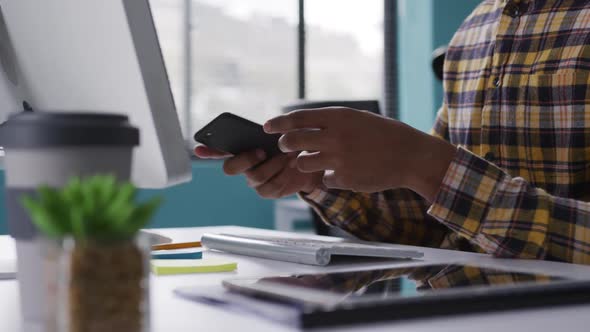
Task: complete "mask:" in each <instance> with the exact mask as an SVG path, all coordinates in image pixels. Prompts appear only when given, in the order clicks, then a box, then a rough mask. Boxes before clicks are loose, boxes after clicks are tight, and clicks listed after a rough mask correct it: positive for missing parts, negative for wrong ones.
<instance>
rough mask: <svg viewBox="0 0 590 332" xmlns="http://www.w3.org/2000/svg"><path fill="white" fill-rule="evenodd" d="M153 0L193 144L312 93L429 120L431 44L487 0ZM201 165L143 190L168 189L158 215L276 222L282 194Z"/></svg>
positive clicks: (438, 96)
mask: <svg viewBox="0 0 590 332" xmlns="http://www.w3.org/2000/svg"><path fill="white" fill-rule="evenodd" d="M150 2H151V6H152V12H153V15H154V20H155V23H156V28H157V32H158V36H159V39H160V44H161V48H162V53H163V55H164V59H165V63H166V67H167V70H168V75H169V79H170V83H171V87H172V92H173V94H174V98H175V101H176V106H177V109H178V114H179V117H180V121H181V124H182V126H183V133H184V135H185V137H186V140H187V146H188V147H190V146H192V145H194V143H191V141H192V134H193V133H194V132H195V131H196V130H197V129H199V128H200V127H201V126H203V125H204V124H206V123H207V122H208V121H209V120H211V119H213V118H214V117H215V116H217V115H219V114H220V113H223V112H232V113H235V114H238V115H241V116H244V117H246V118H249V119H251V120H253V121H256V122H260V123H261V122H264V121H265V120H267V119H269V118H271V117H273V116H276V115H278V114H280V112H281V107H282V106H285V105H288V104H289V103H292V102H294V101H296V100H297V99H300V98H302V97H303V98H305V99H308V100H318V101H321V100H360V99H378V100H380V101H381V108H382V111H383V112H384V113H385V114H387V115H390V116H395V117H397V118H398V119H400V120H402V121H404V122H406V123H408V124H410V125H412V126H414V127H416V128H419V129H421V130H424V131H427V130H429V129H430V126H431V125H432V123H433V121H434V117H435V114H436V110H437V108H438V107H439V106H440V103H441V102H442V87H441V84H440V82H438V81H437V80H436V78H435V76H434V74H433V72H432V69H431V55H432V52H433V51H434V50H435V49H436V48H437V47H439V46H441V45H446V44H447V43H448V42H449V40H450V38H451V37H452V35H453V33H454V31H455V30H456V29H457V28H458V26H459V25H460V23H461V22H462V20H463V19H464V18H465V17H466V16H467V15H468V14H469V13H470V12H471V11H472V10H473V8H474V7H475V6H476V5H477V4H478V3H479V2H480V1H479V0H447V1H436V0H345V1H342V0H306V1H305V2H303V0H247V1H244V0H151V1H150ZM301 9H303V11H301ZM387 60H389V61H387ZM386 66H389V68H387V70H386ZM385 83H387V84H385ZM386 89H390V91H388V93H385V92H386ZM386 98H387V100H385V99H386ZM187 153H188V152H187ZM192 169H193V180H192V182H190V183H187V184H183V185H180V186H176V187H172V188H169V189H166V190H158V191H155V190H144V191H143V192H142V195H144V196H151V195H154V194H158V195H163V196H164V199H165V204H164V205H163V207H162V208H161V209H160V211H159V213H158V215H157V216H156V217H155V218H154V221H153V223H152V225H151V227H187V226H209V225H210V226H213V225H222V224H233V225H241V226H251V227H262V228H273V218H274V215H273V213H274V212H273V211H274V204H275V202H274V201H272V200H265V199H262V198H260V197H258V196H257V195H256V193H255V192H254V191H253V190H251V189H250V188H248V187H247V186H246V182H245V180H244V179H243V178H241V177H228V176H225V175H224V174H223V171H222V169H221V162H220V161H204V160H196V159H195V160H193V162H192ZM0 181H2V183H0V184H1V185H4V183H3V181H4V174H3V172H2V173H1V174H0ZM0 195H4V193H3V192H1V193H0ZM3 202H4V197H0V204H3ZM0 209H1V210H2V211H5V209H4V207H3V206H0ZM5 233H6V216H5V215H4V213H2V214H1V217H0V234H5Z"/></svg>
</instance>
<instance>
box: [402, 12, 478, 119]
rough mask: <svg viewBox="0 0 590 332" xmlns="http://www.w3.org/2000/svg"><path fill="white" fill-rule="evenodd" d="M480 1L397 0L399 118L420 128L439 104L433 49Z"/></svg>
mask: <svg viewBox="0 0 590 332" xmlns="http://www.w3.org/2000/svg"><path fill="white" fill-rule="evenodd" d="M480 2H481V1H480V0H398V15H399V17H398V41H399V44H398V61H399V73H400V75H399V77H398V80H399V81H398V82H399V96H400V105H399V107H400V109H399V111H400V112H399V118H400V120H402V121H404V122H406V123H408V124H409V125H411V126H413V127H415V128H418V129H420V130H423V131H428V130H430V128H431V127H432V124H433V123H434V118H435V115H436V111H437V110H438V108H439V107H440V105H441V104H442V99H443V97H442V85H441V84H440V82H437V80H436V78H435V76H434V73H433V72H432V69H431V68H432V67H431V60H432V58H431V55H432V52H433V51H434V50H435V49H436V48H437V47H439V46H441V45H447V44H448V43H449V41H450V40H451V38H452V37H453V34H454V33H455V31H456V30H457V28H458V27H459V25H460V24H461V22H463V20H464V19H465V18H466V17H467V16H468V15H469V14H470V13H471V12H472V11H473V9H474V8H475V7H476V6H477V5H478V4H479V3H480Z"/></svg>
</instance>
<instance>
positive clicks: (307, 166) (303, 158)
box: [297, 152, 334, 173]
mask: <svg viewBox="0 0 590 332" xmlns="http://www.w3.org/2000/svg"><path fill="white" fill-rule="evenodd" d="M297 168H298V169H299V170H300V171H301V172H303V173H313V172H319V171H325V170H331V169H334V165H333V162H332V161H331V160H330V158H328V157H327V155H326V154H325V153H321V152H313V153H309V152H303V153H301V154H300V155H299V156H297Z"/></svg>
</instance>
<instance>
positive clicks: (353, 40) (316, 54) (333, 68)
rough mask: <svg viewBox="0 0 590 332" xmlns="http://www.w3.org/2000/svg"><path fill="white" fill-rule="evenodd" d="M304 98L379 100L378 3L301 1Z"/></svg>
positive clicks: (380, 12) (380, 39) (380, 13)
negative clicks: (303, 37)
mask: <svg viewBox="0 0 590 332" xmlns="http://www.w3.org/2000/svg"><path fill="white" fill-rule="evenodd" d="M305 22H306V25H307V27H306V29H307V31H306V36H307V83H306V85H307V98H308V99H311V100H335V99H340V100H342V99H344V100H349V99H380V98H381V95H382V86H383V78H382V73H383V0H346V1H341V0H311V1H306V2H305Z"/></svg>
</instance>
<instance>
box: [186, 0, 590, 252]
mask: <svg viewBox="0 0 590 332" xmlns="http://www.w3.org/2000/svg"><path fill="white" fill-rule="evenodd" d="M444 90H445V98H444V103H443V106H442V108H441V109H440V111H439V113H438V116H437V119H436V123H435V125H434V129H433V135H432V136H430V135H426V134H422V133H421V132H419V131H417V130H415V129H413V128H411V127H409V126H407V125H404V124H403V123H400V122H398V121H395V120H391V119H386V118H383V117H379V116H376V115H372V114H369V113H367V112H359V111H355V110H349V109H318V110H302V111H296V112H292V113H289V114H286V115H283V116H279V117H277V118H274V119H272V120H270V121H268V122H267V123H266V124H265V125H264V128H265V130H266V131H267V132H269V133H282V134H283V136H282V137H281V139H280V147H281V150H282V151H284V152H285V154H284V155H280V156H277V157H274V158H272V159H269V160H267V158H266V156H265V155H264V153H263V151H252V152H250V153H245V154H242V155H238V156H234V157H231V158H229V159H228V160H226V161H225V163H224V170H225V172H226V173H227V174H230V175H235V174H245V176H246V177H247V178H248V184H249V185H250V186H251V187H253V188H255V189H256V191H257V192H258V193H259V194H260V195H261V196H263V197H268V198H278V197H282V196H286V195H290V194H293V193H300V195H301V197H302V198H303V199H305V200H306V201H307V202H309V204H311V206H313V207H314V209H315V210H316V211H317V212H318V213H319V214H320V215H321V216H322V218H323V219H324V220H325V221H326V222H328V223H330V224H332V225H335V226H338V227H341V228H342V229H344V230H346V231H348V232H350V233H352V234H354V235H356V236H358V237H359V238H362V239H366V240H375V241H386V242H395V243H405V244H415V245H425V246H434V247H441V248H449V249H460V250H475V251H480V252H486V253H490V254H493V255H495V256H498V257H518V258H535V259H550V260H558V261H565V262H571V263H581V264H590V203H588V202H587V201H588V200H589V199H590V1H587V0H560V1H557V0H555V1H553V0H545V1H544V0H534V1H533V0H531V1H528V0H521V1H518V0H487V1H484V2H483V3H482V4H480V5H479V6H478V7H477V8H476V9H475V11H474V12H473V13H472V14H471V15H470V16H469V17H468V18H467V19H466V20H465V22H464V23H463V25H462V26H461V27H460V28H459V30H458V31H457V33H456V34H455V36H454V37H453V40H452V41H451V43H450V46H449V49H448V52H447V56H446V63H445V73H444ZM310 129H313V130H310ZM300 151H311V152H300ZM196 153H197V155H199V156H201V157H204V158H220V157H225V156H224V155H223V154H222V153H220V152H218V151H214V150H211V149H208V148H207V147H203V146H201V147H197V148H196Z"/></svg>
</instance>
